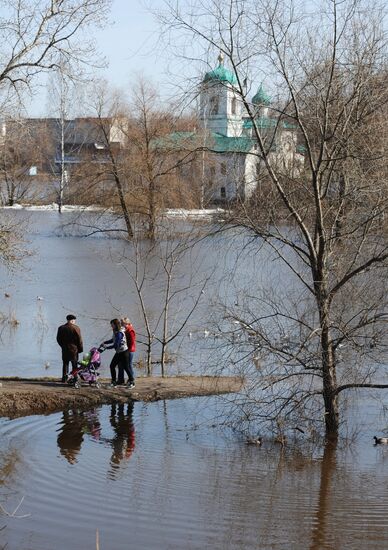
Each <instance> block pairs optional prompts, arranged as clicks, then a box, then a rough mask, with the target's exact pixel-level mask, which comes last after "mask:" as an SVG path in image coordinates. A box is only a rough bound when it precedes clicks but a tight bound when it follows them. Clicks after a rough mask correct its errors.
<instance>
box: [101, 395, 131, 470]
mask: <svg viewBox="0 0 388 550" xmlns="http://www.w3.org/2000/svg"><path fill="white" fill-rule="evenodd" d="M132 414H133V401H131V402H130V403H128V404H127V406H126V411H124V403H120V404H118V405H115V404H113V405H112V406H111V414H110V418H109V421H110V425H111V426H112V428H113V432H114V436H113V438H112V439H111V441H110V443H111V445H112V456H111V459H110V464H111V471H110V473H109V477H111V478H114V477H115V470H117V469H118V467H119V465H120V462H121V461H122V460H123V459H129V458H130V457H131V455H132V453H133V451H134V449H135V427H134V425H133V419H132ZM104 441H107V440H106V439H104Z"/></svg>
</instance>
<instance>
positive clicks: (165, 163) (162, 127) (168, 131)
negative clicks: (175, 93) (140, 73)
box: [127, 79, 198, 239]
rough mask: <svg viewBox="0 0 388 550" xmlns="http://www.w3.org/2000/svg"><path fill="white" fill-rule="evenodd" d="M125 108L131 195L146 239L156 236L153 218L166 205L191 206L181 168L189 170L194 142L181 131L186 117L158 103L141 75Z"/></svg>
mask: <svg viewBox="0 0 388 550" xmlns="http://www.w3.org/2000/svg"><path fill="white" fill-rule="evenodd" d="M130 108H131V110H130V113H131V114H130V118H129V124H128V135H127V138H128V147H129V150H130V166H129V170H130V173H129V174H128V179H129V181H130V193H131V194H132V201H135V204H136V207H137V211H138V212H139V213H140V214H142V216H144V217H145V219H146V227H147V229H146V233H147V237H148V238H150V239H155V238H156V229H157V222H158V217H159V216H160V215H161V214H162V212H163V210H164V209H165V208H166V207H169V206H186V205H187V204H193V199H194V194H193V193H192V191H191V190H190V187H189V186H188V185H187V182H186V181H185V177H186V176H187V174H185V170H186V169H188V171H189V172H190V169H191V168H192V166H193V160H194V158H195V153H196V151H197V145H198V144H197V143H196V140H195V139H194V140H193V137H192V135H191V134H190V133H188V132H182V130H187V128H188V127H190V125H192V123H193V122H192V120H191V119H190V117H188V118H185V117H183V116H182V115H181V114H180V113H179V110H178V111H177V109H176V108H174V106H172V105H170V106H162V105H161V102H160V98H159V96H158V94H157V92H156V91H155V89H154V88H153V87H152V85H151V84H150V83H148V82H146V81H145V80H143V79H139V81H138V82H137V84H136V85H135V87H134V89H133V93H132V101H131V105H130ZM178 135H179V136H180V139H179V140H178V139H177V136H178Z"/></svg>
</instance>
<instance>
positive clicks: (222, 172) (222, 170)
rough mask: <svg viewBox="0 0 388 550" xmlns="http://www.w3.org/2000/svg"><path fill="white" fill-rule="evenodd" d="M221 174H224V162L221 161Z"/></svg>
mask: <svg viewBox="0 0 388 550" xmlns="http://www.w3.org/2000/svg"><path fill="white" fill-rule="evenodd" d="M221 174H222V175H223V176H226V162H222V163H221Z"/></svg>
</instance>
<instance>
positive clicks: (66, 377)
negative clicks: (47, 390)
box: [61, 375, 69, 384]
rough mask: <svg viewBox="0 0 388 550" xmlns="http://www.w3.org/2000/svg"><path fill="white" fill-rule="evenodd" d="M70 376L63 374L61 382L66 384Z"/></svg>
mask: <svg viewBox="0 0 388 550" xmlns="http://www.w3.org/2000/svg"><path fill="white" fill-rule="evenodd" d="M68 377H69V376H68V375H66V376H62V378H61V382H62V383H63V384H65V383H66V382H67V379H68Z"/></svg>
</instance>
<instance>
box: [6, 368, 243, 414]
mask: <svg viewBox="0 0 388 550" xmlns="http://www.w3.org/2000/svg"><path fill="white" fill-rule="evenodd" d="M0 383H1V387H0V416H5V417H9V418H14V417H17V416H29V415H34V414H48V413H52V412H56V411H62V410H64V409H69V408H74V407H77V408H88V407H95V406H98V405H104V404H110V403H125V402H127V401H128V400H129V399H131V400H133V401H159V400H161V399H178V398H183V397H195V396H206V395H220V394H223V393H234V392H238V391H239V390H240V389H241V386H242V381H241V379H240V378H236V377H212V376H174V377H167V378H161V377H141V378H137V380H136V387H135V388H133V389H131V390H130V389H127V388H125V387H119V388H110V387H109V380H107V379H106V380H104V379H103V380H101V387H100V388H94V387H89V386H87V385H85V386H82V387H81V388H80V389H74V388H72V387H69V386H67V385H66V384H63V383H61V382H58V381H57V380H56V379H53V378H44V379H42V378H35V379H14V378H0Z"/></svg>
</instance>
